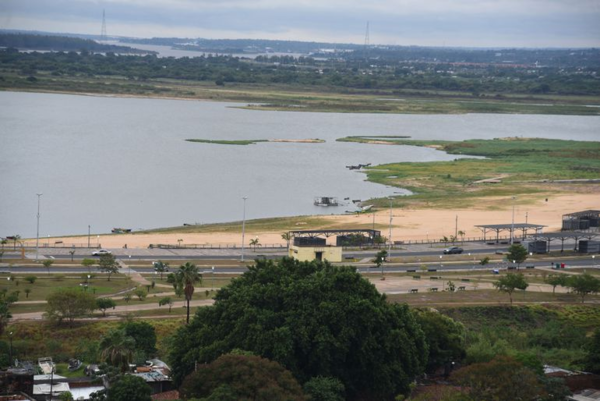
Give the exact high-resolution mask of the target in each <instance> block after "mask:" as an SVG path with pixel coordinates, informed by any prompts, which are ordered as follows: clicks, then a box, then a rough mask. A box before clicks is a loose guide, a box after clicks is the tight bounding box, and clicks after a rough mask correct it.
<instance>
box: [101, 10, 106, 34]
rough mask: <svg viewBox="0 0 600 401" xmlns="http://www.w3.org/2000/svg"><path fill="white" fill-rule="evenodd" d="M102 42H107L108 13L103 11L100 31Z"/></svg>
mask: <svg viewBox="0 0 600 401" xmlns="http://www.w3.org/2000/svg"><path fill="white" fill-rule="evenodd" d="M100 41H102V42H103V41H106V13H105V11H104V10H102V30H101V31H100Z"/></svg>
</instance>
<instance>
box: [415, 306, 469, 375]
mask: <svg viewBox="0 0 600 401" xmlns="http://www.w3.org/2000/svg"><path fill="white" fill-rule="evenodd" d="M416 317H417V322H419V324H420V325H421V328H422V329H423V332H424V333H425V338H426V340H427V344H428V346H429V358H428V360H427V371H428V372H434V371H435V370H436V369H437V368H440V367H443V366H444V365H445V364H447V363H451V362H460V361H461V360H462V359H463V358H464V357H465V355H466V352H465V344H466V335H467V332H466V330H465V326H463V325H462V324H461V323H460V322H457V321H454V320H453V319H451V318H449V317H448V316H445V315H442V314H441V313H439V312H437V311H433V310H421V311H418V312H417V313H416Z"/></svg>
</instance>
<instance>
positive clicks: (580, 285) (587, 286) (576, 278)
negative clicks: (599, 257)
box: [566, 273, 600, 303]
mask: <svg viewBox="0 0 600 401" xmlns="http://www.w3.org/2000/svg"><path fill="white" fill-rule="evenodd" d="M566 286H567V287H569V288H571V289H572V290H573V292H574V293H575V294H577V295H579V296H580V297H581V303H583V302H584V301H585V297H586V296H587V295H588V294H595V293H597V292H600V280H598V279H597V278H596V277H594V276H592V275H591V274H589V273H584V274H577V275H573V276H571V277H569V279H568V280H567V282H566Z"/></svg>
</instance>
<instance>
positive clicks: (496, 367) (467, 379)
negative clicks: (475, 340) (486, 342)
mask: <svg viewBox="0 0 600 401" xmlns="http://www.w3.org/2000/svg"><path fill="white" fill-rule="evenodd" d="M452 381H453V382H455V383H457V384H460V385H462V386H465V387H467V388H468V392H469V397H470V399H472V400H496V401H515V400H523V401H534V400H538V399H540V397H541V396H543V395H545V391H544V387H543V385H542V383H541V381H540V380H539V378H538V377H537V376H536V375H535V374H534V373H533V372H532V371H531V370H529V369H527V368H526V367H524V366H523V365H522V364H521V363H519V362H517V361H515V360H514V359H511V358H507V357H498V358H496V359H494V360H492V361H490V362H484V363H475V364H472V365H469V366H467V367H464V368H462V369H460V370H458V371H456V372H455V373H454V374H453V375H452Z"/></svg>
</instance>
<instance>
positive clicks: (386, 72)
mask: <svg viewBox="0 0 600 401" xmlns="http://www.w3.org/2000/svg"><path fill="white" fill-rule="evenodd" d="M282 61H284V62H282ZM381 63H382V62H381V61H380V62H379V63H375V64H368V65H367V64H365V62H364V60H359V61H357V60H352V59H349V60H339V59H338V60H327V61H320V60H315V59H312V58H306V57H300V58H297V59H296V58H292V57H289V58H287V59H285V60H282V59H280V58H277V59H273V58H257V59H255V60H250V59H244V58H240V57H234V56H228V55H211V54H209V55H203V56H200V57H193V58H187V57H184V58H168V57H163V58H159V57H156V56H155V55H147V56H135V55H122V54H121V55H117V54H115V53H113V52H109V53H107V54H106V55H103V54H98V53H96V54H91V53H89V52H82V53H76V52H72V51H71V52H68V53H65V52H57V53H36V52H33V53H21V52H18V51H16V50H14V49H7V50H5V51H0V74H5V73H12V74H14V73H17V74H21V75H23V76H24V77H30V78H36V77H35V76H36V74H37V72H38V71H44V72H47V73H50V74H51V75H53V76H55V77H59V76H63V75H64V76H75V77H77V76H83V77H86V76H114V77H127V78H129V79H131V80H138V81H147V80H151V79H175V80H193V81H209V82H212V83H217V84H218V85H225V84H228V83H243V84H286V85H295V86H303V87H304V86H308V85H310V86H320V87H333V88H352V89H362V90H370V91H377V90H392V91H394V90H398V91H399V93H401V91H403V90H406V89H410V90H419V91H450V92H462V93H467V94H469V95H473V96H475V97H479V96H481V95H486V96H489V95H492V97H493V96H497V97H502V96H503V95H507V94H514V93H519V94H532V95H538V94H560V95H600V81H599V80H598V79H596V77H595V76H596V74H597V73H598V70H599V69H600V68H599V67H595V68H589V69H588V68H584V69H581V68H574V69H573V70H566V69H564V68H558V67H535V68H531V67H530V66H513V67H512V68H503V69H496V68H493V67H490V66H487V65H485V66H481V65H478V66H474V65H453V64H441V65H440V64H435V63H428V62H422V61H420V60H417V61H400V62H390V63H391V64H390V63H384V64H381ZM36 79H38V78H36ZM32 81H33V80H32Z"/></svg>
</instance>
